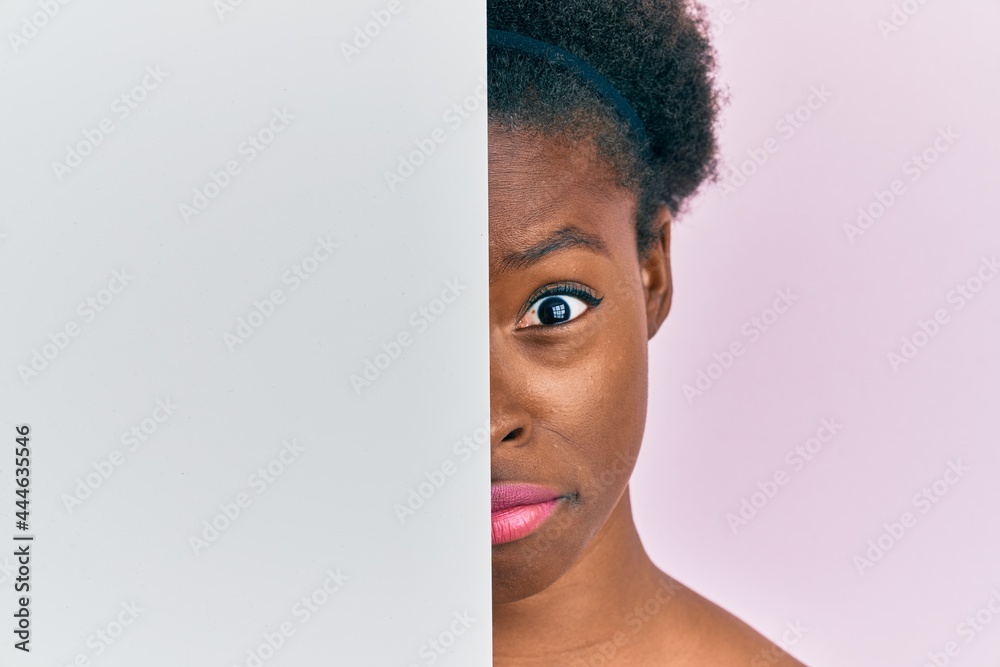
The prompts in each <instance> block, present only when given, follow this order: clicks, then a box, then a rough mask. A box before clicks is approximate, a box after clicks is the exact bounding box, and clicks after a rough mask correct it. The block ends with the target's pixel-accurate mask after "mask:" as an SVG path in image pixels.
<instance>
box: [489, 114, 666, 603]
mask: <svg viewBox="0 0 1000 667" xmlns="http://www.w3.org/2000/svg"><path fill="white" fill-rule="evenodd" d="M635 202H636V200H635V196H634V194H633V193H631V192H630V191H628V190H625V189H622V188H619V187H617V186H615V184H614V180H613V177H612V174H611V173H610V171H609V170H608V167H607V166H606V165H605V164H604V162H603V161H602V160H601V159H600V158H599V157H598V156H597V154H596V151H595V150H594V149H593V147H592V146H591V144H589V143H583V142H576V143H572V142H569V141H560V140H558V139H555V138H551V137H543V136H539V135H534V134H532V135H527V134H524V133H520V132H509V131H506V130H500V129H497V128H496V127H494V126H491V128H490V137H489V207H490V210H489V216H490V218H489V246H490V264H489V271H490V408H491V412H492V418H491V419H492V423H491V430H492V433H491V436H492V441H491V442H492V481H493V492H494V493H493V495H494V513H493V538H494V539H493V542H494V545H493V596H494V601H495V602H511V601H514V600H519V599H522V598H524V597H527V596H529V595H532V594H534V593H537V592H539V591H541V590H543V589H544V588H546V587H547V586H549V585H550V584H552V583H553V582H554V581H555V580H556V579H558V578H559V577H560V576H561V575H563V574H564V573H565V572H566V571H567V570H569V569H570V567H571V566H572V565H573V564H574V563H575V562H577V561H578V560H579V559H580V557H581V555H583V554H584V553H585V552H586V550H587V549H588V548H594V546H596V545H597V544H599V543H600V541H601V540H600V537H599V536H600V534H601V531H602V527H604V526H605V522H606V521H607V519H608V518H609V516H611V514H612V511H613V510H614V509H615V507H616V505H617V504H618V501H619V499H620V498H621V497H622V494H623V492H624V491H625V489H626V486H627V484H628V479H629V476H630V474H631V472H632V467H633V464H634V462H635V458H636V456H637V455H638V452H639V445H640V443H641V440H642V434H643V429H644V427H645V417H646V385H647V377H646V375H647V359H646V344H647V340H648V338H649V337H650V336H651V335H652V334H653V333H655V331H656V329H657V328H658V327H659V325H660V323H661V322H662V320H663V318H664V317H665V316H666V312H667V310H668V309H669V304H670V291H671V290H670V272H669V266H668V262H667V245H668V237H667V236H666V235H664V237H663V239H662V242H661V243H659V244H658V245H656V246H655V247H654V248H653V250H652V251H651V252H650V253H648V256H647V257H645V258H644V259H643V260H642V261H640V257H639V253H638V251H637V249H636V234H635ZM657 222H658V224H660V225H663V227H664V229H665V230H666V229H667V223H669V214H667V213H666V209H663V212H662V213H661V215H660V216H659V217H658V219H657ZM521 485H527V486H521ZM539 487H540V488H539ZM498 505H499V507H498ZM505 508H506V509H505ZM609 525H610V523H609ZM533 528H534V530H532V529H533ZM595 538H598V539H597V540H595Z"/></svg>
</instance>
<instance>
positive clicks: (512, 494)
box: [491, 484, 561, 544]
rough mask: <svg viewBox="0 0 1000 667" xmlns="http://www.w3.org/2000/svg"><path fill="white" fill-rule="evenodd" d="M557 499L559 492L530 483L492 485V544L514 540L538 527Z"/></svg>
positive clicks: (546, 517) (549, 514) (553, 507)
mask: <svg viewBox="0 0 1000 667" xmlns="http://www.w3.org/2000/svg"><path fill="white" fill-rule="evenodd" d="M560 498H561V496H560V494H559V492H558V491H554V490H552V489H547V488H545V487H542V486H535V485H533V484H494V485H493V488H492V500H493V502H492V510H493V511H492V515H491V518H492V524H493V530H492V533H493V544H504V543H505V542H513V541H514V540H519V539H521V538H522V537H527V536H528V535H530V534H531V533H533V532H535V531H536V530H538V527H539V526H541V525H542V524H543V523H544V522H545V520H546V519H548V518H549V516H551V515H552V512H554V511H555V509H556V505H557V504H558V502H559V500H560Z"/></svg>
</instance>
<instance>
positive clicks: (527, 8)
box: [487, 0, 720, 253]
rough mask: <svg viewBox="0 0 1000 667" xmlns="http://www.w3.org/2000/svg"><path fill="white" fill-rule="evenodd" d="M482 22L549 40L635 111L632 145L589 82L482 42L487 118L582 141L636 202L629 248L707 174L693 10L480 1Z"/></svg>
mask: <svg viewBox="0 0 1000 667" xmlns="http://www.w3.org/2000/svg"><path fill="white" fill-rule="evenodd" d="M487 25H488V27H489V28H492V29H496V30H504V31H508V32H514V33H519V34H521V35H525V36H527V37H531V38H533V39H536V40H539V41H542V42H546V43H548V44H552V45H555V46H557V47H559V48H561V49H564V50H565V51H568V52H570V53H571V54H573V55H575V56H576V57H577V58H580V59H582V60H584V61H585V62H587V63H588V64H589V65H590V66H591V67H593V68H594V69H596V70H597V71H598V72H600V73H601V74H602V75H603V76H604V77H605V78H606V79H607V80H608V81H609V82H610V83H611V85H613V86H614V87H615V89H616V90H617V91H618V92H619V93H620V94H621V95H622V96H623V97H624V98H625V99H626V100H628V102H629V104H630V105H631V106H632V107H633V108H634V109H635V111H636V113H637V114H638V116H639V118H640V119H641V120H642V123H643V125H644V126H645V130H646V134H647V138H646V141H645V143H644V145H640V143H639V139H638V138H637V137H636V135H635V133H634V132H632V131H631V129H630V127H629V125H628V123H627V121H626V120H625V119H624V118H622V117H621V116H620V115H619V114H618V112H617V111H616V110H615V109H614V107H612V106H611V105H610V104H608V103H607V102H606V101H605V99H604V98H603V97H602V96H601V95H600V94H599V93H597V91H596V90H595V89H594V87H593V86H592V85H591V84H590V83H589V82H587V81H585V80H583V79H581V78H580V77H579V76H578V75H576V74H574V73H572V72H571V71H570V70H569V69H567V68H565V67H563V66H561V65H559V64H555V63H553V62H551V61H549V60H547V59H545V58H542V57H539V56H536V55H531V54H528V53H525V52H522V51H519V50H515V49H510V48H507V47H504V46H500V45H491V46H490V47H489V48H488V50H487V62H488V71H489V89H488V93H489V97H488V99H489V117H490V123H491V124H493V125H497V126H499V127H500V128H502V129H505V130H511V131H529V132H535V133H541V134H543V135H547V136H553V137H560V138H566V139H570V140H589V141H592V142H593V143H594V144H595V146H596V147H597V150H598V152H599V154H600V155H601V156H602V157H603V158H604V159H605V160H607V161H608V163H609V165H610V166H611V167H612V169H613V171H614V173H615V174H616V175H617V177H618V179H617V184H618V185H620V186H623V187H626V188H629V189H631V190H632V191H633V192H634V193H635V195H636V200H637V215H636V218H637V219H636V236H637V243H638V247H639V251H640V253H642V252H643V251H645V250H646V249H647V248H648V247H649V245H650V244H651V243H652V242H653V241H654V240H655V239H656V236H657V234H656V232H655V230H654V229H652V222H653V218H654V215H655V213H656V210H657V208H658V207H659V206H660V205H666V206H667V207H668V209H669V210H670V212H671V214H673V215H674V216H675V217H676V216H677V215H678V214H679V213H680V211H681V209H682V207H683V204H684V203H685V201H686V200H687V199H688V198H689V197H690V196H691V195H692V194H693V193H694V192H695V191H696V190H697V189H698V187H699V185H701V183H702V182H704V181H706V180H713V179H714V178H716V177H717V157H716V150H717V145H716V137H715V126H716V120H717V117H718V110H719V106H720V94H719V93H718V91H717V89H716V87H715V79H714V73H715V52H714V49H713V47H712V45H711V42H710V40H709V37H708V35H709V30H708V22H707V19H706V18H705V13H704V9H703V8H702V7H701V6H699V5H698V4H696V3H695V2H689V1H687V0H487Z"/></svg>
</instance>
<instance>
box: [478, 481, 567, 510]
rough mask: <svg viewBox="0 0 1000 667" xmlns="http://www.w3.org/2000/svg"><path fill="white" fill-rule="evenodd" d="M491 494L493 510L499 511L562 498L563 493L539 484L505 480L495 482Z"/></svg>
mask: <svg viewBox="0 0 1000 667" xmlns="http://www.w3.org/2000/svg"><path fill="white" fill-rule="evenodd" d="M490 495H491V498H492V501H493V502H492V511H493V512H498V511H500V510H505V509H509V508H511V507H519V506H521V505H537V504H539V503H546V502H548V501H550V500H555V499H556V498H561V497H562V495H563V494H561V493H560V492H559V491H556V490H555V489H552V488H549V487H545V486H539V485H537V484H522V483H510V482H504V483H500V484H494V485H493V486H492V487H491V489H490Z"/></svg>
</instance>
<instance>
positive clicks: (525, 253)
mask: <svg viewBox="0 0 1000 667" xmlns="http://www.w3.org/2000/svg"><path fill="white" fill-rule="evenodd" d="M567 248H590V249H591V250H593V251H594V252H597V253H600V254H602V255H610V254H611V252H610V251H609V250H608V246H607V244H605V243H604V241H602V240H601V239H600V238H598V237H596V236H594V235H593V234H588V233H587V232H585V231H583V230H582V229H580V228H579V227H573V226H570V227H563V228H562V229H560V230H558V231H555V232H552V233H551V234H549V235H548V236H547V237H545V238H544V239H542V240H541V241H539V242H538V243H536V244H535V245H533V246H531V247H530V248H526V249H524V250H516V251H514V252H511V253H508V254H507V255H506V256H505V257H504V258H503V259H502V260H501V261H500V270H501V271H515V270H518V269H525V268H527V267H529V266H531V265H532V264H534V263H535V262H537V261H539V260H541V259H542V258H543V257H545V256H546V255H549V254H551V253H553V252H556V251H558V250H565V249H567Z"/></svg>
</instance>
